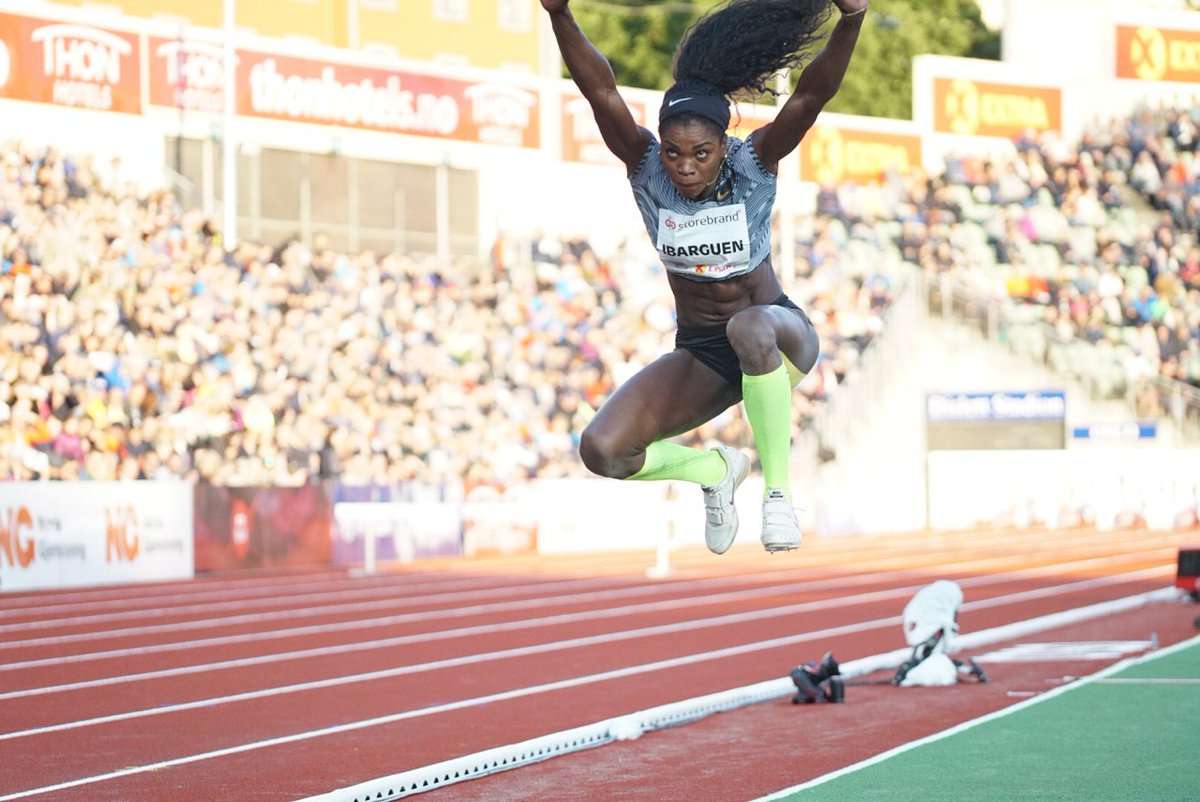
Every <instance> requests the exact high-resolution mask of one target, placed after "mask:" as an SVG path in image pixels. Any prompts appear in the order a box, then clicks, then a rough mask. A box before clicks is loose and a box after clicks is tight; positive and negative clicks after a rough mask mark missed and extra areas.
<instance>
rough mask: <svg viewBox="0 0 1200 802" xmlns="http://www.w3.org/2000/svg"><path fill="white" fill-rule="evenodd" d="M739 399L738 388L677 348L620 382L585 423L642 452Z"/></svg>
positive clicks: (705, 420)
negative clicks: (594, 414)
mask: <svg viewBox="0 0 1200 802" xmlns="http://www.w3.org/2000/svg"><path fill="white" fill-rule="evenodd" d="M739 400H741V390H740V388H737V387H734V386H733V385H730V384H729V383H728V382H726V381H725V380H724V379H723V378H721V377H720V376H719V375H718V374H717V373H716V371H714V370H713V369H712V368H709V367H708V366H706V365H704V364H703V363H701V362H700V361H699V360H697V359H696V358H695V357H694V356H692V355H691V354H690V353H688V352H687V351H684V350H682V349H680V350H676V351H672V352H671V353H669V354H664V355H663V356H661V357H659V358H658V359H656V360H655V361H654V362H652V363H651V364H649V365H647V366H646V367H645V368H643V369H642V370H640V371H638V373H637V374H636V375H635V376H634V377H633V378H631V379H630V380H629V381H627V382H625V384H623V385H621V387H620V388H619V389H618V390H617V392H616V393H614V394H613V396H612V397H611V398H610V399H608V401H606V402H605V403H604V406H602V407H601V408H600V411H599V412H598V413H596V417H595V419H594V420H593V421H592V423H591V425H590V426H589V428H591V429H594V430H595V431H597V432H603V433H605V434H608V435H609V436H613V437H615V439H617V440H619V442H621V443H622V445H624V446H625V447H626V448H633V449H635V450H639V451H640V450H641V449H643V448H645V447H646V446H648V445H649V444H650V443H653V442H655V441H657V440H662V439H664V438H667V437H674V436H676V435H679V434H683V433H684V432H688V431H691V430H692V429H695V428H696V427H698V426H700V425H701V424H703V423H705V422H707V421H709V420H712V419H713V418H714V417H716V416H717V415H718V414H720V413H721V412H723V411H724V410H725V409H727V408H728V407H730V406H732V405H733V404H736V403H737V402H738V401H739Z"/></svg>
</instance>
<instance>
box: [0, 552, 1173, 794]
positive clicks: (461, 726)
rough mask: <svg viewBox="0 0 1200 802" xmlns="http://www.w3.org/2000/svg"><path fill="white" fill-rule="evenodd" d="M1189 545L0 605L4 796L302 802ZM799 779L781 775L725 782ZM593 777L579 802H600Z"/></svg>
mask: <svg viewBox="0 0 1200 802" xmlns="http://www.w3.org/2000/svg"><path fill="white" fill-rule="evenodd" d="M1180 543H1181V538H1180V537H1179V536H1178V535H1174V534H1163V533H1149V532H1137V533H1120V534H1098V533H1094V532H1087V531H1080V532H1070V533H1064V532H1059V533H1050V534H1044V533H1012V532H998V533H987V534H978V533H976V534H970V535H957V536H909V537H892V538H874V539H868V538H846V539H838V540H825V541H821V540H818V541H816V542H815V543H813V544H811V545H806V546H805V548H804V549H803V550H801V551H799V552H796V553H793V554H789V555H786V556H782V555H780V556H774V557H769V556H767V555H765V554H763V553H762V552H761V551H760V550H758V549H751V548H745V549H740V550H735V551H734V552H731V553H730V554H727V555H725V556H723V557H720V558H718V557H713V556H711V555H708V554H707V553H703V554H701V553H695V552H688V553H683V554H680V555H677V559H676V564H677V567H678V571H677V573H676V574H675V575H674V576H673V577H672V578H671V579H669V580H665V581H654V580H648V579H646V578H645V577H644V574H643V573H642V571H643V569H644V567H645V566H646V565H648V564H649V562H650V561H651V557H650V555H649V553H639V554H620V555H608V556H596V555H588V556H586V557H564V558H522V559H496V560H490V561H476V562H465V561H463V562H442V563H435V564H426V565H423V566H419V567H412V566H410V567H408V568H406V569H405V570H404V571H401V572H398V573H393V574H386V575H379V576H374V577H367V578H356V577H350V576H347V575H345V574H342V573H337V572H313V573H304V574H271V575H261V576H246V575H238V576H236V577H227V578H209V579H201V580H196V581H193V582H186V583H175V584H163V583H159V584H155V585H141V586H131V587H122V588H104V589H96V590H82V591H64V592H60V593H36V594H10V595H5V596H3V597H0V710H3V716H2V719H0V754H2V755H3V756H4V757H3V758H2V759H0V765H3V766H4V771H3V772H2V773H0V802H2V801H3V800H9V799H26V798H29V799H63V800H132V802H139V801H140V800H161V799H172V800H188V799H196V800H213V799H255V800H260V799H261V800H291V799H297V798H300V797H303V796H307V795H310V794H317V793H322V792H325V791H329V790H333V789H335V788H339V787H345V786H348V785H352V784H355V783H358V782H362V781H365V780H368V779H372V778H374V777H378V776H383V775H387V774H393V773H396V772H399V771H404V770H407V769H411V768H415V767H419V766H422V765H426V764H429V763H433V762H437V761H440V760H445V759H448V758H452V757H457V756H460V755H463V754H467V753H471V752H476V751H479V750H482V749H486V748H490V747H494V746H499V745H503V744H507V743H512V742H515V741H520V740H524V739H527V738H533V737H536V736H539V735H544V734H547V733H550V732H554V731H558V730H562V729H567V728H570V727H575V726H579V725H583V724H588V723H591V722H594V721H597V720H601V719H606V718H610V717H612V716H616V715H620V714H623V713H628V712H632V711H635V710H639V709H643V708H646V707H650V706H654V705H659V704H664V703H667V702H672V701H678V700H680V699H683V698H687V697H691V696H696V695H700V694H705V693H711V692H714V691H719V690H724V689H727V688H730V687H735V686H739V685H744V684H748V683H753V682H759V681H762V680H765V679H772V678H775V677H778V676H782V675H784V674H786V672H787V670H788V669H789V668H790V667H791V666H792V665H795V664H796V663H798V662H801V661H803V660H805V659H809V658H811V657H815V656H819V655H820V654H821V653H822V652H823V651H825V650H830V649H832V650H834V651H835V652H836V654H837V655H838V657H839V658H840V659H842V660H849V659H853V658H856V657H862V656H866V655H869V654H874V653H877V652H881V651H886V650H890V649H892V648H895V647H897V646H900V645H902V644H903V640H902V637H901V633H900V629H899V625H898V624H899V614H900V611H901V610H902V608H903V606H904V604H905V603H906V602H907V600H908V599H909V598H910V597H911V596H912V594H913V593H914V592H915V590H916V589H917V588H918V587H920V586H921V585H923V584H926V583H928V582H929V581H932V580H933V579H936V578H951V579H955V580H957V581H959V582H960V583H961V584H962V585H963V588H964V591H965V594H966V599H967V604H966V605H965V606H964V608H963V612H962V615H961V618H960V620H961V623H962V626H963V629H964V631H972V630H976V629H980V628H984V627H988V626H994V625H998V624H1003V623H1009V622H1013V621H1019V620H1024V619H1027V618H1031V617H1033V616H1037V615H1042V614H1045V613H1050V612H1055V611H1059V610H1064V609H1069V608H1072V607H1078V606H1082V605H1085V604H1091V603H1094V602H1097V601H1102V600H1107V599H1114V598H1119V597H1122V596H1128V595H1130V594H1133V593H1138V592H1142V591H1145V590H1152V589H1156V588H1159V587H1163V586H1164V585H1166V584H1169V579H1170V577H1171V575H1172V572H1173V567H1174V559H1175V553H1176V548H1177V547H1178V545H1179V544H1180ZM847 710H849V708H847ZM696 726H697V727H699V726H700V725H696ZM704 726H705V727H710V728H711V727H712V726H719V722H717V723H716V724H712V723H709V724H706V725H704ZM688 730H689V728H687V727H685V728H681V729H679V730H674V731H671V733H669V734H666V735H663V736H656V737H664V738H674V739H678V738H687V737H689V736H688V734H687V733H688ZM703 731H706V730H702V729H697V730H696V732H703ZM622 748H633V749H636V748H637V746H636V744H634V745H627V746H623V747H622ZM597 751H598V752H602V751H603V750H597ZM577 759H583V760H586V758H584V757H583V756H577ZM525 771H528V770H525V769H522V770H518V771H517V772H515V773H512V774H511V776H510V777H508V778H506V779H505V781H504V782H506V783H509V784H510V785H509V786H507V787H510V788H511V784H512V783H518V784H519V783H520V780H521V773H522V772H525ZM584 776H585V777H586V772H584ZM796 776H797V775H796V773H795V768H794V767H791V768H789V766H788V765H787V764H780V765H778V766H777V768H776V770H775V771H774V774H772V770H771V769H770V768H769V767H768V768H766V769H764V768H761V767H759V768H756V769H755V770H754V776H753V777H741V778H739V777H737V776H732V777H728V778H727V781H728V782H729V783H730V786H729V787H730V788H731V789H747V788H750V787H751V785H752V784H753V783H756V784H757V785H758V786H761V787H762V788H764V789H769V788H773V787H783V786H786V785H789V784H791V783H792V782H795V781H796V780H795V777H796ZM607 777H608V774H607V772H605V773H604V774H603V776H598V777H596V778H595V782H596V785H595V788H593V789H591V790H590V791H588V792H587V793H584V796H588V797H590V798H598V797H600V798H602V797H604V796H605V795H606V794H605V789H606V788H607V787H608V786H606V785H605V783H606V782H607V779H606V778H607ZM751 780H752V781H753V783H751ZM484 782H488V781H484ZM572 782H573V783H575V784H578V783H579V782H580V780H578V779H575V780H573V781H572ZM664 782H666V779H665V778H664ZM674 782H675V783H676V785H675V786H673V788H675V790H678V782H679V779H678V778H675V779H674ZM645 783H650V784H651V787H649V788H646V787H645ZM652 785H653V779H647V780H645V781H644V783H643V790H644V791H648V792H652V791H653V790H654V789H653V787H652ZM705 787H706V788H707V789H708V790H709V791H711V790H713V787H712V786H711V785H706V786H705ZM464 788H466V786H464ZM442 793H454V791H453V790H449V791H447V792H442ZM507 793H508V792H506V794H507ZM650 795H652V793H651V794H650Z"/></svg>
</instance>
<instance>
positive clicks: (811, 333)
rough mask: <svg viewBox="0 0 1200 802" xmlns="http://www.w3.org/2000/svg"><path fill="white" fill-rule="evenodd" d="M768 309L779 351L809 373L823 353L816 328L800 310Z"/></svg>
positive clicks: (785, 307)
mask: <svg viewBox="0 0 1200 802" xmlns="http://www.w3.org/2000/svg"><path fill="white" fill-rule="evenodd" d="M767 309H768V310H769V313H770V315H771V324H772V326H774V328H775V343H776V345H778V346H779V350H780V351H782V352H783V353H784V354H786V355H787V358H788V359H789V360H791V363H792V364H793V365H795V366H796V367H797V368H799V369H800V370H801V371H802V372H804V373H808V372H809V371H810V370H812V369H813V366H814V365H816V364H817V356H818V355H819V354H820V351H821V338H820V337H819V336H818V335H817V330H816V327H815V326H813V324H812V321H811V320H809V319H808V315H807V314H806V313H805V312H803V311H802V310H800V309H792V308H791V307H787V306H775V305H772V306H770V307H767Z"/></svg>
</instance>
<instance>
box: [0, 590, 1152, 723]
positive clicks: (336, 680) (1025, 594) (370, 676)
mask: <svg viewBox="0 0 1200 802" xmlns="http://www.w3.org/2000/svg"><path fill="white" fill-rule="evenodd" d="M1168 570H1169V569H1168V568H1166V567H1156V568H1150V569H1141V570H1138V571H1131V572H1129V573H1127V574H1118V575H1115V576H1111V577H1099V578H1095V579H1086V580H1083V581H1080V582H1069V583H1066V584H1063V585H1055V586H1051V587H1046V588H1037V589H1035V590H1028V591H1021V592H1018V593H1010V594H1005V595H1003V596H996V597H994V598H991V599H982V600H980V601H978V602H969V603H967V604H964V605H962V606H961V607H960V608H959V609H960V610H961V611H964V612H969V611H970V610H974V609H982V608H990V607H999V606H1004V605H1008V604H1014V603H1017V602H1026V601H1031V600H1033V599H1040V598H1045V597H1047V596H1058V595H1064V594H1068V593H1077V592H1079V591H1084V590H1089V589H1092V588H1096V587H1104V586H1109V585H1116V584H1124V583H1127V582H1133V581H1137V580H1139V579H1143V578H1151V577H1152V576H1166V575H1167V573H1168ZM918 587H920V586H913V587H912V588H905V589H904V592H903V593H901V592H897V591H876V592H874V593H866V594H861V595H860V596H857V597H842V598H835V599H824V600H821V601H816V602H803V603H800V604H790V605H786V606H783V607H773V608H768V609H766V610H752V611H748V612H742V613H731V614H729V615H722V616H713V617H711V618H700V619H693V620H690V621H679V622H675V623H672V624H659V625H656V626H650V627H641V628H638V629H629V630H621V631H617V632H607V633H604V634H601V635H588V636H585V637H579V638H568V639H565V640H561V641H551V642H549V643H540V644H535V645H531V646H520V647H515V648H511V649H500V650H498V651H493V652H482V653H477V654H470V655H463V656H460V657H450V658H445V659H442V660H432V661H429V662H426V663H416V664H413V665H408V666H399V667H397V668H386V669H380V670H377V671H367V672H363V673H359V674H348V675H344V676H341V677H330V678H327V679H320V680H310V681H308V682H298V683H294V684H291V685H280V686H276V687H273V688H263V689H260V690H257V691H245V692H242V693H235V694H229V695H226V696H218V697H213V698H210V699H197V700H194V701H191V702H179V703H176V704H170V705H161V706H159V707H152V708H144V709H142V710H132V711H128V712H125V713H114V714H111V715H107V716H96V717H94V718H88V719H80V720H78V721H69V722H63V723H61V724H50V725H46V726H42V727H33V728H30V729H26V730H15V731H13V732H6V733H0V741H8V740H13V739H15V738H25V737H29V736H33V735H44V734H46V733H52V732H62V731H64V730H73V729H79V728H81V727H92V726H97V725H100V724H111V723H114V722H119V721H127V720H129V719H135V718H146V717H149V716H158V715H163V714H167V713H178V712H182V711H185V710H197V709H201V708H209V707H216V706H219V705H225V704H232V703H235V702H245V701H250V700H253V699H263V698H268V697H274V696H282V695H285V694H292V693H299V692H302V691H311V690H319V689H322V688H332V687H338V686H342V685H353V684H357V683H360V682H369V681H372V680H377V679H389V678H392V677H399V676H405V675H409V674H418V673H424V672H427V671H435V670H439V669H444V668H453V667H455V666H461V665H472V666H476V665H479V664H480V663H483V662H487V661H492V660H503V659H508V658H512V657H525V656H528V655H531V654H544V653H547V652H557V651H563V650H566V649H576V648H580V647H583V646H592V645H597V644H601V643H614V642H619V641H627V640H636V639H638V638H645V637H652V636H655V635H668V634H674V633H677V632H690V631H695V630H698V629H709V628H713V627H722V626H731V625H733V624H741V623H745V622H748V621H759V620H762V619H764V618H776V617H779V616H785V615H793V614H796V613H803V612H812V611H815V610H822V609H828V608H830V607H841V606H845V605H846V604H848V603H851V600H852V599H860V600H862V599H866V600H868V601H870V600H880V599H886V598H892V597H895V596H899V595H903V596H907V595H910V594H911V593H912V592H913V591H914V590H916V589H917V588H918ZM867 597H870V598H867ZM884 620H886V621H888V622H895V621H899V619H898V618H896V617H890V618H887V619H875V621H884ZM834 629H836V627H835V628H834ZM772 640H777V639H772ZM769 642H771V641H762V643H769Z"/></svg>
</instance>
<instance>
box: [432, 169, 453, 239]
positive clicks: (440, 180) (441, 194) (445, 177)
mask: <svg viewBox="0 0 1200 802" xmlns="http://www.w3.org/2000/svg"><path fill="white" fill-rule="evenodd" d="M436 182H437V184H436V188H435V189H434V195H435V196H436V203H437V206H436V209H437V256H438V259H439V260H440V261H442V262H447V261H449V260H450V165H449V164H448V163H447V160H446V159H442V163H441V164H439V165H438V166H437V177H436Z"/></svg>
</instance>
